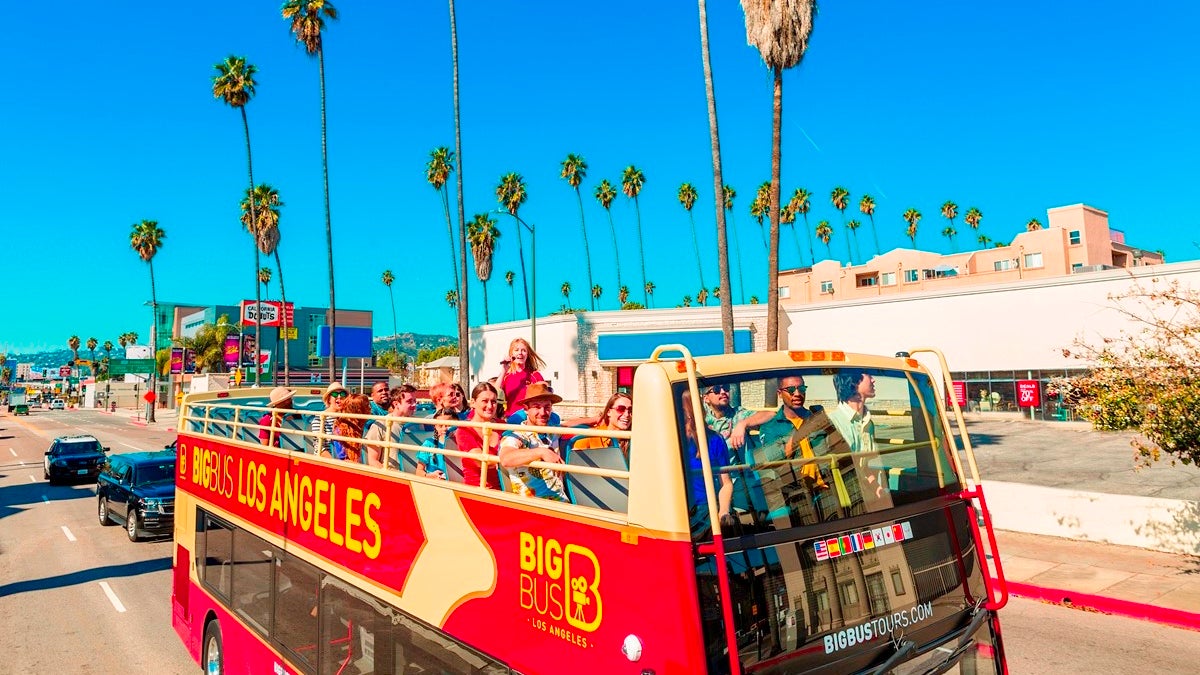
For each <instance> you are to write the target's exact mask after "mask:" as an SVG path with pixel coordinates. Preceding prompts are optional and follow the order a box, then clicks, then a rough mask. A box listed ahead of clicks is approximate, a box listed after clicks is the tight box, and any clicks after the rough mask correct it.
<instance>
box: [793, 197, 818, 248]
mask: <svg viewBox="0 0 1200 675" xmlns="http://www.w3.org/2000/svg"><path fill="white" fill-rule="evenodd" d="M810 209H812V193H811V192H809V191H808V190H805V189H804V188H796V191H795V192H793V193H792V198H791V199H790V200H788V211H791V212H792V213H799V214H800V215H801V216H803V217H804V235H805V237H806V238H807V239H808V259H809V261H810V262H812V264H814V265H815V264H817V254H816V253H815V252H814V251H813V240H812V228H810V227H809V226H808V212H809V210H810ZM792 234H793V235H795V234H796V228H795V227H794V226H793V227H792ZM796 246H797V247H799V246H800V244H799V243H797V244H796Z"/></svg>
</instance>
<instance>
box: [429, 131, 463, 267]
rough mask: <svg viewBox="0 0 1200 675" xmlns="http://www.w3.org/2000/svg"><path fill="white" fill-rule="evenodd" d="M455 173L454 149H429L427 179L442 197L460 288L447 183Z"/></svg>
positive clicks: (451, 264)
mask: <svg viewBox="0 0 1200 675" xmlns="http://www.w3.org/2000/svg"><path fill="white" fill-rule="evenodd" d="M452 173H454V151H453V150H451V149H450V148H447V147H445V146H440V147H437V148H434V149H433V150H430V151H429V161H428V162H426V163H425V180H427V181H429V184H430V185H431V186H433V189H434V190H437V192H438V194H439V195H441V197H442V213H443V214H445V216H446V236H448V237H449V238H450V269H452V270H453V271H454V289H455V290H458V242H457V241H456V240H455V239H454V223H453V222H451V220H450V188H449V187H447V186H446V183H447V182H448V181H449V180H450V174H452Z"/></svg>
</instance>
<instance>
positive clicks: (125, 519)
mask: <svg viewBox="0 0 1200 675" xmlns="http://www.w3.org/2000/svg"><path fill="white" fill-rule="evenodd" d="M96 499H97V506H96V513H97V515H98V516H99V518H100V524H101V525H112V524H113V523H114V522H122V523H124V524H125V534H126V535H127V536H128V537H129V541H138V540H139V539H141V537H142V534H143V533H145V534H151V535H162V534H170V532H171V529H172V528H173V527H174V525H175V453H174V452H173V451H171V450H160V451H158V452H130V453H125V454H123V455H113V456H111V457H109V458H108V461H107V462H106V463H105V464H104V470H103V471H101V472H100V478H99V479H98V480H97V481H96Z"/></svg>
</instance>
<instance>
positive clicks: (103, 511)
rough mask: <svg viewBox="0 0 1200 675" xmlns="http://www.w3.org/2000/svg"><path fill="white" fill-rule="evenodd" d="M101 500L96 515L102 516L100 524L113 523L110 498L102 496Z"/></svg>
mask: <svg viewBox="0 0 1200 675" xmlns="http://www.w3.org/2000/svg"><path fill="white" fill-rule="evenodd" d="M99 501H100V505H99V506H97V507H96V515H97V516H99V517H100V524H101V525H112V524H113V520H112V518H110V517H109V516H108V500H107V499H105V498H104V497H100V499H99Z"/></svg>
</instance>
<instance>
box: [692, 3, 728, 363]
mask: <svg viewBox="0 0 1200 675" xmlns="http://www.w3.org/2000/svg"><path fill="white" fill-rule="evenodd" d="M698 1H699V5H700V7H699V14H700V60H701V61H702V62H703V64H704V92H705V94H706V95H707V98H708V131H709V136H710V138H711V140H712V164H713V195H714V197H715V199H714V202H715V203H714V204H713V207H714V208H715V209H716V216H717V275H718V277H719V280H718V284H719V286H718V287H717V288H719V289H720V290H721V292H720V293H718V294H717V299H718V301H719V302H720V303H721V336H722V342H723V343H724V345H723V347H724V351H725V353H726V354H732V353H733V291H732V290H731V289H730V277H729V238H728V235H727V233H726V231H725V211H726V203H725V202H726V199H725V196H726V195H725V191H724V189H723V188H724V187H725V183H724V176H723V175H722V169H721V137H720V133H719V130H718V125H717V96H716V93H715V91H714V87H713V75H712V60H711V59H710V58H709V51H708V9H707V6H706V5H705V0H698Z"/></svg>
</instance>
